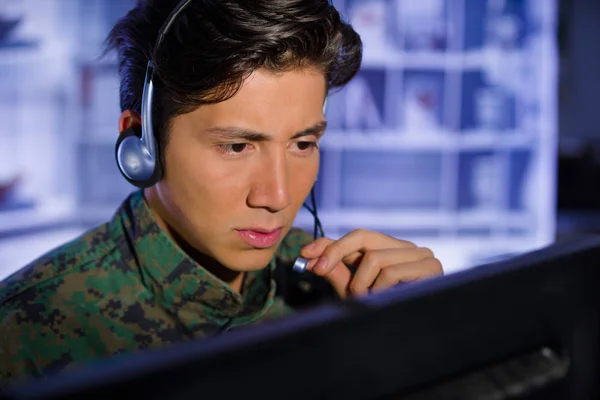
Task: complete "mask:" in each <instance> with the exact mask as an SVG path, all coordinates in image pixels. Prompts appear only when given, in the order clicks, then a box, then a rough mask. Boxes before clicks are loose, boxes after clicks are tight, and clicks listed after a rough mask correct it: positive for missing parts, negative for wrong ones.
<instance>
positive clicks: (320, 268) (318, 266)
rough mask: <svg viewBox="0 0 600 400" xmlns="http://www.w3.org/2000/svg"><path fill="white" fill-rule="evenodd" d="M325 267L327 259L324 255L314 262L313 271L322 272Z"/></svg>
mask: <svg viewBox="0 0 600 400" xmlns="http://www.w3.org/2000/svg"><path fill="white" fill-rule="evenodd" d="M325 268H327V259H326V258H324V257H321V258H319V261H317V263H316V264H315V268H314V269H315V271H317V272H323V271H325Z"/></svg>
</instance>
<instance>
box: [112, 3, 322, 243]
mask: <svg viewBox="0 0 600 400" xmlns="http://www.w3.org/2000/svg"><path fill="white" fill-rule="evenodd" d="M191 2H192V0H182V1H181V2H180V3H179V4H178V5H177V7H175V9H174V10H173V11H172V12H171V14H170V15H169V16H168V17H167V20H166V21H165V22H164V24H163V25H162V27H161V28H160V31H159V32H158V38H157V39H156V44H155V45H154V52H155V53H156V52H157V49H159V48H160V46H161V45H162V42H163V40H164V38H165V36H166V34H167V33H168V32H169V30H170V29H171V26H172V25H173V23H174V22H175V20H176V19H177V17H178V16H179V14H181V13H182V12H183V11H184V10H185V8H186V7H187V6H188V5H189V4H190V3H191ZM153 77H154V66H153V65H152V59H149V60H148V65H147V66H146V75H145V78H144V88H143V91H142V104H141V110H140V111H141V117H142V126H141V128H140V127H137V126H136V127H131V128H128V129H126V130H125V131H123V132H122V133H121V134H120V135H119V138H118V140H117V143H116V146H115V158H116V161H117V165H118V167H119V171H120V172H121V174H122V175H123V177H124V178H125V179H126V180H127V181H128V182H129V183H131V184H132V185H134V186H136V187H138V188H142V189H143V188H148V187H150V186H153V185H154V184H156V183H157V182H158V181H159V180H160V179H161V178H162V174H163V169H162V165H161V161H160V157H159V155H158V152H159V148H158V144H157V141H156V137H155V135H154V129H153V125H152V97H153V95H154V83H153V81H152V79H153ZM326 106H327V100H325V104H324V105H323V112H324V113H325V111H326ZM310 198H311V203H312V207H309V206H307V205H306V204H304V207H305V208H306V209H307V210H308V211H309V212H310V213H311V214H312V216H313V217H314V219H315V225H314V233H313V236H314V237H315V239H316V238H317V237H318V236H319V235H320V236H321V237H322V236H325V234H324V232H323V227H322V226H321V221H319V217H318V216H317V203H316V201H315V194H314V187H313V189H311V191H310Z"/></svg>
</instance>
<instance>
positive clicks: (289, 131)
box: [147, 68, 325, 271]
mask: <svg viewBox="0 0 600 400" xmlns="http://www.w3.org/2000/svg"><path fill="white" fill-rule="evenodd" d="M324 99H325V77H324V74H323V73H321V72H320V71H318V70H317V69H313V68H308V69H303V70H295V71H289V72H284V73H279V74H273V73H270V72H267V71H261V70H259V71H256V72H255V73H253V74H252V75H251V76H250V77H249V78H248V79H247V80H246V81H245V82H244V84H243V86H242V87H241V89H240V90H239V92H238V93H237V94H236V95H235V96H234V97H232V98H231V99H229V100H227V101H224V102H221V103H218V104H211V105H205V106H201V107H199V108H198V109H196V110H195V111H193V112H191V113H189V114H185V115H180V116H178V117H176V118H175V119H174V120H173V123H172V127H171V134H170V138H169V142H168V145H167V147H166V151H165V169H166V174H165V176H164V178H163V180H162V181H161V182H159V183H158V184H157V185H155V186H154V187H153V188H151V189H149V190H148V191H147V194H148V195H149V196H150V197H153V198H154V200H155V201H154V203H158V204H159V205H158V207H153V208H154V211H155V213H157V214H158V216H159V218H160V219H163V220H164V221H166V223H167V224H168V225H170V227H171V228H174V230H175V231H176V232H177V234H178V235H180V236H181V237H182V238H183V239H184V240H185V241H186V242H187V243H188V244H189V245H191V246H192V247H193V248H195V249H197V250H198V251H200V252H202V253H204V254H205V255H207V256H210V257H212V258H214V259H215V260H216V261H218V262H219V263H220V264H222V265H223V266H225V267H226V268H228V269H230V270H234V271H251V270H257V269H260V268H263V267H265V266H266V265H268V263H269V261H270V259H271V258H272V257H273V255H274V253H275V249H276V248H277V246H278V245H279V243H281V240H282V239H283V237H284V236H285V235H286V234H287V232H288V231H289V230H290V228H291V225H292V223H293V221H294V219H295V217H296V214H297V212H298V210H299V209H300V207H301V206H302V204H303V202H304V201H305V199H306V197H307V196H308V195H309V193H310V190H311V188H312V186H313V184H314V182H315V179H316V177H317V173H318V169H319V150H318V148H317V147H316V146H315V145H316V143H317V141H318V139H319V137H320V136H321V135H322V133H323V131H324V129H325V122H324V116H323V102H324ZM156 200H158V201H156ZM152 203H153V202H152V201H151V204H152ZM157 208H158V209H157Z"/></svg>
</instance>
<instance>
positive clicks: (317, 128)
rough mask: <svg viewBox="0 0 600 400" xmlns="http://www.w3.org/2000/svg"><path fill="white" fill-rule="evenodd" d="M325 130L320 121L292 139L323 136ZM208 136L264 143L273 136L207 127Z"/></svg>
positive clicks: (250, 131)
mask: <svg viewBox="0 0 600 400" xmlns="http://www.w3.org/2000/svg"><path fill="white" fill-rule="evenodd" d="M325 128H327V122H326V121H320V122H317V123H316V124H314V125H313V126H311V127H308V128H306V129H304V130H301V131H300V132H296V133H295V134H294V135H293V136H292V139H298V138H301V137H303V136H309V135H315V136H317V137H321V136H323V133H324V132H325ZM205 132H206V133H208V134H209V135H210V136H213V138H215V139H219V140H247V141H252V142H266V141H269V140H272V139H273V136H271V135H268V134H266V133H262V132H257V131H253V130H251V129H245V128H239V127H236V126H225V127H222V126H213V127H209V128H207V129H206V131H205Z"/></svg>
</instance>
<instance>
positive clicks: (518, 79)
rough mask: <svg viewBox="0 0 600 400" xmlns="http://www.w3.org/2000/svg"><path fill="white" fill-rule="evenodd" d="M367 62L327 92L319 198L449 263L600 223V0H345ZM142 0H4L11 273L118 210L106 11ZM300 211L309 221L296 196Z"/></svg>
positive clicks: (334, 230)
mask: <svg viewBox="0 0 600 400" xmlns="http://www.w3.org/2000/svg"><path fill="white" fill-rule="evenodd" d="M333 3H334V4H335V5H336V6H337V7H338V9H339V10H340V11H341V13H342V14H343V16H344V18H345V19H346V20H348V21H350V22H351V23H352V24H353V25H354V27H355V29H356V30H357V31H358V32H359V33H360V34H361V36H362V39H363V42H364V61H363V66H362V69H361V71H360V73H359V74H358V76H357V77H356V78H355V79H354V80H353V81H352V82H351V83H350V84H349V85H348V86H347V87H345V88H344V89H343V90H341V91H339V92H336V93H334V94H333V95H331V96H330V99H329V102H328V110H327V118H328V121H329V124H330V125H329V126H330V128H329V129H328V132H327V133H326V135H325V136H324V138H323V139H322V140H323V141H322V145H321V149H322V164H321V165H322V167H321V168H322V170H321V172H320V179H319V181H318V187H317V196H318V204H319V212H320V215H321V219H322V222H323V225H324V228H325V233H326V234H327V236H330V237H339V236H341V235H343V234H344V233H346V232H348V231H350V230H351V229H353V228H356V227H364V228H367V229H372V230H377V231H382V232H385V233H388V234H390V235H393V236H396V237H398V238H402V239H407V240H411V241H415V242H416V243H418V244H419V245H421V246H429V247H430V248H431V249H433V250H434V252H435V253H436V254H437V255H438V257H439V258H440V260H441V261H442V263H443V264H444V267H445V269H446V272H451V271H456V270H460V269H464V268H468V267H470V266H473V265H476V264H480V263H484V262H487V261H491V260H496V259H501V258H505V257H510V256H512V255H515V254H518V253H520V252H524V251H529V250H532V249H535V248H538V247H541V246H544V245H547V244H550V243H552V242H554V241H556V240H561V239H563V238H565V237H570V236H574V235H580V234H584V233H589V232H595V231H598V230H599V227H600V192H599V191H598V189H596V187H597V186H598V185H597V184H598V183H600V166H599V162H600V150H599V147H598V144H600V132H599V131H598V129H600V128H599V127H600V110H596V109H595V108H596V107H597V105H596V104H597V103H596V99H597V97H598V94H599V93H600V78H599V77H598V74H599V73H600V46H598V45H597V44H596V41H595V40H594V39H593V38H597V37H599V36H598V34H599V33H600V2H598V1H595V0H577V1H575V0H418V1H415V0H338V1H334V2H333ZM133 5H134V0H0V279H1V278H3V277H4V276H6V275H8V274H9V273H11V272H13V271H15V270H16V269H19V268H21V267H22V266H24V265H25V264H26V263H27V262H29V261H31V260H33V259H34V258H36V257H38V256H39V255H41V254H42V253H44V252H46V251H48V250H50V249H52V248H54V247H56V246H58V245H60V244H62V243H63V242H64V241H66V240H70V239H73V238H75V237H76V236H78V235H80V234H81V233H82V232H84V231H85V230H87V229H89V228H91V227H93V226H95V225H97V224H100V223H103V222H104V221H106V220H108V219H110V217H111V216H112V214H113V212H114V211H115V209H116V208H117V207H118V206H119V204H120V202H121V201H122V200H123V199H124V198H125V196H126V195H127V194H128V193H129V192H131V191H132V190H134V188H133V187H132V186H130V185H129V184H128V183H127V182H126V181H125V180H124V179H123V178H122V177H121V175H120V174H119V171H118V169H117V166H116V164H115V161H114V143H115V140H116V138H117V134H118V132H117V120H118V117H119V114H120V110H119V99H118V86H119V82H118V77H117V74H116V63H115V55H114V54H109V55H108V56H106V57H104V58H102V59H99V56H100V54H101V50H102V44H103V40H104V38H105V36H106V34H107V33H108V31H109V29H110V27H111V26H112V25H113V24H114V23H115V22H116V21H117V19H118V18H120V17H121V16H123V15H124V14H125V13H126V12H127V11H128V10H129V9H130V8H131V7H132V6H133ZM296 222H297V225H299V226H301V227H304V228H307V229H310V230H311V231H312V218H311V217H310V215H309V214H308V213H301V214H300V215H299V216H298V219H297V221H296Z"/></svg>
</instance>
